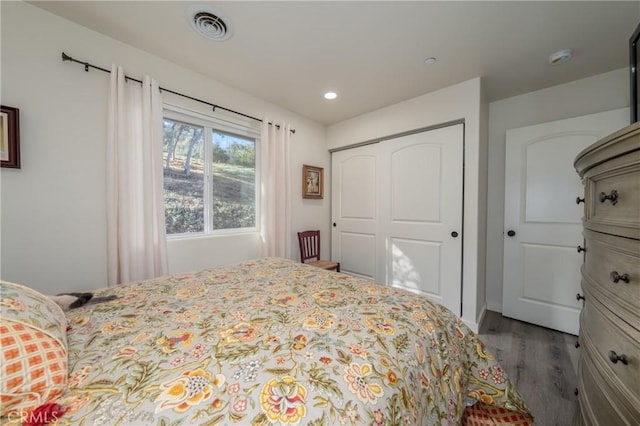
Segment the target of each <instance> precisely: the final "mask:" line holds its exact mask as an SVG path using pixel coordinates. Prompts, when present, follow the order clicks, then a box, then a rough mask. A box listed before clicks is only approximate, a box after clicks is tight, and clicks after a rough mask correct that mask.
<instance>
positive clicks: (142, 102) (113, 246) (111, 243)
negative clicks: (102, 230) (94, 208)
mask: <svg viewBox="0 0 640 426" xmlns="http://www.w3.org/2000/svg"><path fill="white" fill-rule="evenodd" d="M108 108H109V121H108V130H107V262H108V270H107V279H108V284H109V285H114V284H119V283H124V282H128V281H134V280H142V279H147V278H153V277H157V276H161V275H165V274H166V273H167V269H168V267H167V243H166V238H165V224H164V203H163V175H162V173H163V170H162V137H163V136H162V100H161V95H160V88H159V87H158V84H157V82H156V81H155V80H153V79H151V78H150V77H149V76H145V77H144V78H143V81H142V85H140V84H139V83H137V82H134V81H131V82H127V80H126V79H125V74H124V70H123V69H122V67H117V66H115V65H114V66H113V67H112V70H111V86H110V90H109V105H108Z"/></svg>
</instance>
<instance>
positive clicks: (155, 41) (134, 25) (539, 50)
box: [30, 1, 640, 124]
mask: <svg viewBox="0 0 640 426" xmlns="http://www.w3.org/2000/svg"><path fill="white" fill-rule="evenodd" d="M30 3H32V4H34V5H36V6H38V7H41V8H43V9H46V10H48V11H50V12H52V13H54V14H57V15H60V16H62V17H64V18H66V19H69V20H71V21H74V22H76V23H78V24H80V25H83V26H85V27H87V28H90V29H92V30H95V31H98V32H100V33H103V34H105V35H108V36H110V37H113V38H115V39H118V40H120V41H122V42H124V43H127V44H129V45H131V46H135V47H137V48H140V49H143V50H146V51H148V52H151V53H153V54H155V55H156V56H159V57H162V58H165V59H167V60H169V61H172V62H174V63H177V64H180V65H182V66H184V67H186V68H189V69H192V70H194V71H196V72H199V73H201V74H203V75H206V76H209V77H211V78H213V79H215V80H217V81H219V82H222V83H225V84H227V85H229V86H232V87H235V88H237V89H240V90H242V91H244V92H247V93H250V94H252V95H254V96H257V97H259V98H262V99H264V100H267V101H269V102H271V103H274V104H276V105H279V106H281V107H283V108H286V109H289V110H291V111H294V112H297V113H298V114H301V115H304V116H306V117H309V118H310V119H312V120H315V121H317V122H319V123H323V124H333V123H336V122H339V121H342V120H345V119H348V118H351V117H354V116H357V115H360V114H363V113H366V112H369V111H372V110H375V109H378V108H381V107H384V106H388V105H391V104H394V103H397V102H401V101H403V100H406V99H410V98H413V97H416V96H419V95H422V94H425V93H428V92H432V91H435V90H438V89H441V88H444V87H447V86H450V85H453V84H456V83H460V82H463V81H466V80H468V79H471V78H474V77H482V78H483V81H484V87H485V89H486V93H487V96H488V98H489V100H490V101H495V100H499V99H504V98H507V97H511V96H515V95H518V94H522V93H527V92H530V91H533V90H538V89H542V88H545V87H550V86H554V85H557V84H562V83H566V82H569V81H572V80H576V79H579V78H584V77H588V76H591V75H595V74H599V73H603V72H607V71H611V70H614V69H619V68H624V67H627V66H628V61H629V59H628V49H629V48H628V41H629V37H630V36H631V34H632V33H633V31H634V29H635V28H636V26H637V25H638V23H639V22H640V2H638V1H626V2H613V1H602V2H599V1H585V2H579V1H566V2H565V1H551V2H543V1H531V2H528V1H510V2H504V1H498V2H484V1H471V2H458V1H448V2H436V1H407V2H405V1H280V2H274V1H257V2H249V1H215V2H206V1H202V2H193V1H60V2H59V1H31V2H30ZM192 4H206V5H209V6H210V7H213V8H215V10H216V11H218V12H219V14H220V16H221V17H223V18H225V20H226V21H227V22H228V23H229V24H230V27H231V30H232V32H233V35H232V37H231V38H230V39H229V40H227V41H223V42H217V41H211V40H207V39H205V38H203V37H202V36H200V35H198V34H196V32H195V31H194V30H193V29H192V28H191V26H190V24H189V22H188V20H187V17H186V15H187V13H186V11H187V9H188V8H189V7H190V6H191V5H192ZM568 48H570V49H572V50H573V55H574V56H573V60H571V61H570V62H567V63H564V64H560V65H555V66H551V65H549V64H548V57H549V55H550V54H551V53H552V52H555V51H557V50H560V49H568ZM428 57H435V58H437V62H436V63H435V64H433V65H425V64H424V60H425V59H426V58H428ZM79 59H81V60H88V61H90V62H91V57H90V52H88V53H87V56H86V57H83V58H79ZM96 65H104V64H96ZM150 72H152V70H150ZM172 89H175V90H178V91H179V90H180V88H178V87H176V88H172ZM329 90H332V91H335V92H337V93H338V98H337V99H336V100H333V101H328V100H325V99H324V98H323V96H322V95H323V93H324V92H326V91H329ZM213 101H215V100H213Z"/></svg>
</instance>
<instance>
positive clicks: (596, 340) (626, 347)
mask: <svg viewBox="0 0 640 426" xmlns="http://www.w3.org/2000/svg"><path fill="white" fill-rule="evenodd" d="M585 297H586V300H585V305H584V308H583V310H582V314H581V317H580V341H581V344H582V346H581V347H583V348H584V355H585V356H586V357H588V358H591V359H593V362H594V364H595V365H597V366H598V367H600V369H601V374H602V375H604V376H607V377H609V378H610V380H608V381H609V382H610V384H611V386H612V387H613V388H614V389H617V392H618V393H620V394H622V395H626V396H628V397H630V398H632V399H634V400H636V401H639V402H640V380H639V379H640V331H639V330H637V329H635V328H633V327H631V326H630V325H629V324H627V323H626V322H624V321H622V320H621V319H620V318H619V317H617V316H616V315H615V314H614V313H612V312H611V311H609V310H608V309H607V308H605V307H604V306H603V305H602V304H601V303H600V302H599V301H598V300H597V298H596V297H595V296H594V295H593V294H592V293H589V292H588V291H587V292H585ZM612 352H615V354H616V355H618V356H624V357H625V359H626V364H624V362H623V361H621V360H619V361H617V362H616V363H613V362H612V361H611V359H610V357H611V356H612V355H613V354H612Z"/></svg>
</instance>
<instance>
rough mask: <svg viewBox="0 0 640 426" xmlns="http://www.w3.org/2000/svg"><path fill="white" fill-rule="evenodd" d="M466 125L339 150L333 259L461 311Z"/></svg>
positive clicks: (356, 271) (355, 272)
mask: <svg viewBox="0 0 640 426" xmlns="http://www.w3.org/2000/svg"><path fill="white" fill-rule="evenodd" d="M463 138H464V135H463V125H462V124H458V125H455V126H448V127H444V128H440V129H435V130H430V131H425V132H422V133H416V134H412V135H408V136H402V137H397V138H391V139H388V140H385V141H383V142H380V143H377V144H372V145H367V146H363V147H359V148H352V149H347V150H344V151H338V152H334V153H333V154H332V171H331V174H332V217H333V225H334V226H333V228H332V230H333V232H332V253H331V255H332V259H334V260H336V261H339V262H340V266H341V270H342V271H343V272H346V273H349V274H353V275H357V276H360V277H364V278H369V279H373V280H375V281H377V282H380V283H383V284H387V285H391V286H394V287H400V288H404V289H407V290H410V291H414V292H417V293H421V294H425V295H427V296H429V297H430V298H432V299H433V300H435V301H437V302H439V303H441V304H443V305H445V306H446V307H448V308H449V309H451V310H452V311H453V312H455V313H456V314H458V315H460V314H461V285H462V194H463V191H462V181H463V169H462V162H463Z"/></svg>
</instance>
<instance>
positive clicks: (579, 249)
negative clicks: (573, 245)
mask: <svg viewBox="0 0 640 426" xmlns="http://www.w3.org/2000/svg"><path fill="white" fill-rule="evenodd" d="M581 251H587V249H586V248H584V247H581V246H578V253H580V252H581Z"/></svg>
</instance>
